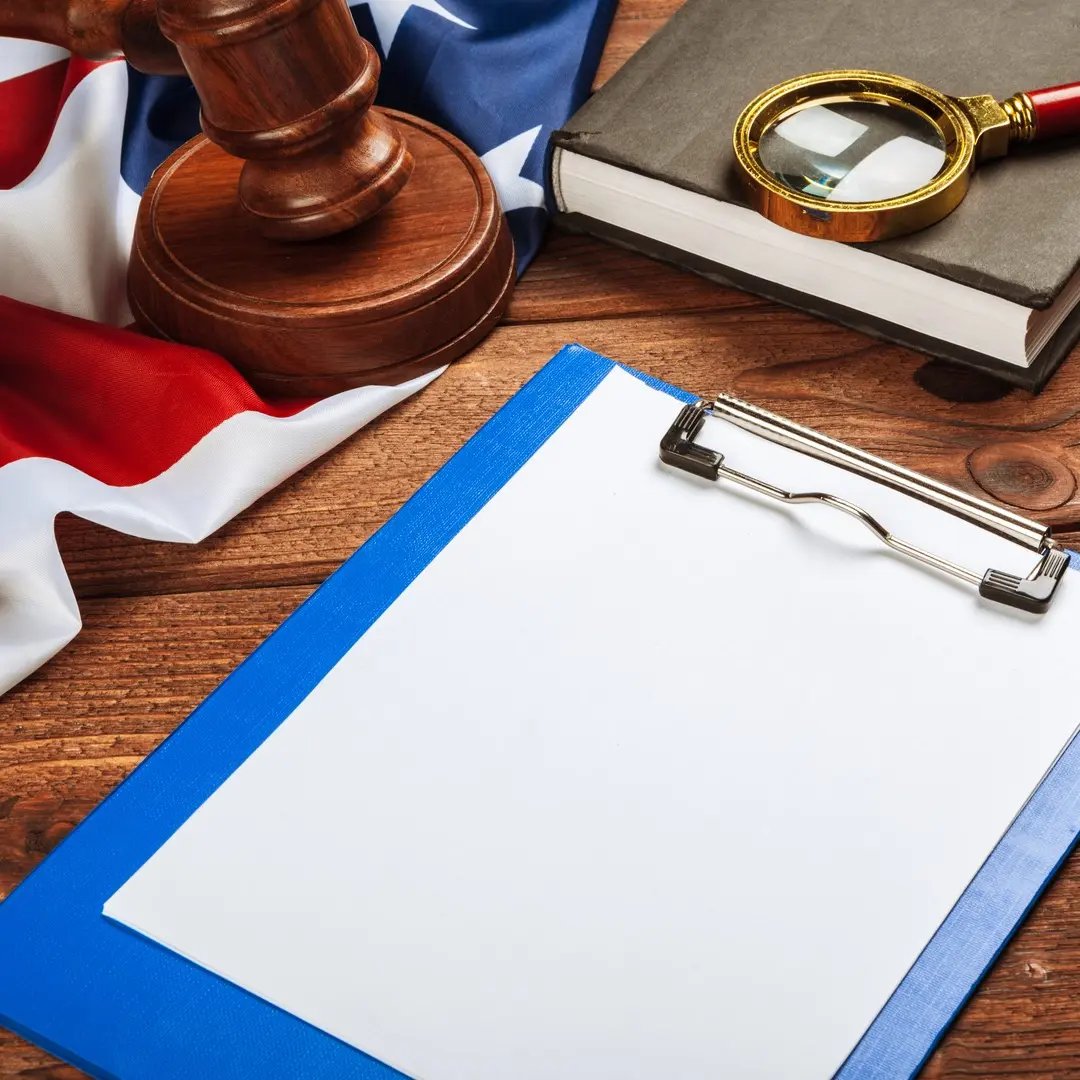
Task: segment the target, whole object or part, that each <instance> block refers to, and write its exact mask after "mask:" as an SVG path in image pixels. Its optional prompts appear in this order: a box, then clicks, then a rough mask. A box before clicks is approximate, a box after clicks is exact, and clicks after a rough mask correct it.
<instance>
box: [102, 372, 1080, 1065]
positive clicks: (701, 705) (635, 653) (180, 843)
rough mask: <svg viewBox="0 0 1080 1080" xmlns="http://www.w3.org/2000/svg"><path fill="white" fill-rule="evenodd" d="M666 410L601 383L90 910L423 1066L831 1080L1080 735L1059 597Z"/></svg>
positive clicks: (1071, 625)
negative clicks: (1037, 601)
mask: <svg viewBox="0 0 1080 1080" xmlns="http://www.w3.org/2000/svg"><path fill="white" fill-rule="evenodd" d="M678 408H679V405H678V402H676V401H675V400H674V399H672V398H671V397H669V396H667V395H665V394H662V393H660V392H658V391H656V390H653V389H651V388H649V387H647V386H646V385H644V384H643V383H642V382H640V381H639V380H637V379H635V378H633V377H632V376H630V375H628V374H626V373H625V372H622V371H620V370H615V371H613V372H612V373H611V374H610V375H608V376H607V377H606V378H605V380H604V381H603V382H602V383H601V385H600V386H599V388H598V389H597V390H596V391H595V392H594V393H593V394H592V396H591V397H590V398H589V399H588V400H587V401H586V402H585V403H584V404H583V405H582V407H581V408H580V409H579V410H578V411H577V412H576V413H575V414H574V416H573V417H572V418H571V419H570V420H568V421H567V423H566V424H565V425H564V426H563V427H562V428H561V429H560V430H559V431H558V432H556V433H555V435H553V436H552V438H551V439H550V440H549V441H548V442H547V443H546V444H545V445H544V446H543V447H542V448H541V450H540V451H539V452H538V453H537V454H536V455H535V457H533V458H532V459H531V460H530V461H529V462H528V463H527V464H526V465H525V466H524V467H523V468H522V469H521V470H520V472H519V473H518V474H517V475H516V476H515V477H514V478H513V479H512V480H511V481H510V482H509V483H508V484H507V485H506V486H505V487H504V488H503V489H502V490H501V491H500V492H499V493H498V494H497V495H496V496H495V497H494V499H493V500H492V501H491V502H490V504H489V505H488V506H487V507H486V508H485V509H484V510H483V511H482V512H481V513H480V514H479V515H477V517H476V518H474V519H473V521H472V522H470V524H469V525H468V526H467V527H466V528H465V529H463V530H462V532H461V533H460V534H459V535H458V536H457V537H456V538H455V539H454V540H453V541H452V542H451V543H450V544H449V545H448V546H447V547H446V548H445V549H444V550H443V551H442V552H441V553H440V554H439V555H438V556H437V557H436V558H435V559H434V561H433V562H432V563H431V564H430V565H429V566H428V567H427V569H426V570H425V571H424V572H423V573H422V574H421V575H420V576H419V577H418V578H417V580H416V581H415V582H414V583H413V584H412V585H410V586H409V588H408V589H407V590H406V591H405V592H404V593H403V594H402V595H401V597H400V598H399V599H398V600H397V601H396V602H395V603H394V604H393V606H392V607H391V608H390V609H389V610H388V611H387V612H386V613H385V614H384V615H383V616H382V617H381V618H380V619H379V621H378V622H377V623H376V624H375V625H374V626H373V627H372V628H371V630H370V631H369V632H368V633H367V634H366V635H365V636H364V637H363V638H362V639H361V640H359V641H358V642H357V643H356V645H355V646H354V647H353V648H352V649H351V650H350V651H349V653H348V654H347V655H346V656H345V657H344V658H343V659H342V660H341V661H340V662H339V663H338V664H337V666H336V667H335V668H334V669H333V670H332V671H331V672H330V673H329V674H328V675H327V677H326V678H325V679H324V680H323V681H322V682H321V683H320V685H319V686H318V687H317V688H316V689H315V690H314V691H313V692H312V693H311V695H310V696H309V697H308V698H307V699H306V700H305V701H304V702H303V704H302V705H301V706H300V707H299V708H298V709H297V710H296V711H295V712H294V713H293V714H292V715H291V716H290V717H289V718H288V720H286V721H285V722H284V723H283V724H282V725H281V726H280V727H279V728H278V729H277V731H275V733H274V734H273V735H272V736H270V738H269V739H267V740H266V742H265V743H264V744H263V745H262V746H261V747H260V748H259V749H258V750H257V751H256V752H255V753H254V754H253V755H252V756H251V757H250V758H249V759H248V760H247V761H246V762H245V764H244V765H243V766H241V767H240V768H239V769H238V770H237V771H236V772H235V773H234V774H233V775H232V776H231V777H230V779H229V780H228V781H226V783H225V784H224V785H223V786H222V787H221V788H220V789H219V790H218V791H217V792H216V793H215V794H214V795H213V796H212V797H211V798H210V799H208V800H207V802H206V803H205V804H204V805H203V806H202V807H201V808H200V809H199V810H198V811H197V812H196V813H195V814H194V815H193V816H192V817H191V818H190V819H189V820H188V821H187V822H186V823H185V824H184V826H183V827H182V828H181V829H180V830H179V831H178V832H177V833H176V834H175V835H174V836H173V837H172V838H171V839H170V840H169V841H168V842H167V843H166V844H165V845H164V846H163V847H162V848H161V849H160V850H159V851H158V852H157V853H156V854H155V855H154V856H153V858H151V859H150V861H149V862H148V863H147V864H146V865H145V866H143V867H142V868H141V869H140V870H139V871H138V872H137V873H136V874H135V875H134V877H132V878H131V880H130V881H128V882H127V883H126V884H125V885H124V886H123V888H121V889H120V891H119V892H118V893H117V894H116V895H115V896H114V897H113V898H112V899H111V900H110V901H109V902H108V904H107V905H106V908H105V913H106V914H107V915H108V916H110V917H112V918H114V919H117V920H119V921H121V922H123V923H125V924H127V925H128V926H130V927H131V928H133V929H134V930H136V931H138V932H140V933H142V934H144V935H147V936H148V937H150V938H152V939H154V940H155V941H157V942H160V943H161V944H162V945H164V946H166V947H168V948H170V949H173V950H175V951H177V952H178V953H181V954H182V955H184V956H186V957H188V958H190V959H191V960H193V961H195V962H196V963H198V964H201V965H203V966H205V967H206V968H209V969H210V970H211V971H214V972H217V973H218V974H220V975H222V976H224V977H225V978H227V979H229V980H231V981H233V982H235V983H237V984H239V985H240V986H242V987H244V988H246V989H247V990H249V991H251V992H253V993H255V994H257V995H259V996H260V997H263V998H265V999H267V1000H269V1001H271V1002H273V1003H275V1004H277V1005H279V1006H281V1007H282V1008H284V1009H286V1010H288V1011H289V1012H291V1013H294V1014H296V1015H297V1016H299V1017H302V1018H303V1019H305V1020H307V1021H309V1022H310V1023H312V1024H314V1025H316V1026H318V1027H320V1028H322V1029H324V1030H325V1031H327V1032H329V1033H331V1034H333V1035H335V1036H337V1037H339V1038H341V1039H343V1040H345V1041H346V1042H348V1043H350V1044H352V1045H353V1046H355V1047H358V1048H360V1049H362V1050H364V1051H366V1052H367V1053H369V1054H371V1055H373V1056H375V1057H376V1058H379V1059H381V1060H382V1061H385V1062H387V1063H388V1064H390V1065H393V1066H395V1067H397V1068H398V1069H400V1070H401V1071H402V1072H404V1073H406V1074H407V1075H409V1076H411V1077H416V1078H418V1080H507V1078H511V1077H512V1078H514V1080H551V1078H553V1077H560V1078H579V1077H580V1078H586V1077H587V1078H590V1080H598V1078H599V1080H606V1078H611V1080H615V1078H618V1080H635V1078H641V1080H645V1078H649V1080H655V1078H656V1077H664V1078H665V1080H676V1078H691V1077H693V1078H701V1077H710V1078H713V1077H725V1078H733V1080H734V1078H737V1080H827V1078H828V1077H830V1076H831V1075H832V1074H833V1072H834V1071H835V1070H836V1069H837V1068H838V1067H839V1066H840V1065H841V1063H842V1062H843V1060H844V1058H845V1056H846V1055H847V1054H848V1052H849V1051H850V1050H851V1049H852V1047H853V1046H854V1045H855V1043H856V1042H857V1041H858V1039H859V1037H860V1036H861V1034H862V1033H863V1031H864V1030H865V1029H866V1028H867V1026H868V1025H869V1024H870V1023H871V1021H872V1020H873V1018H874V1016H875V1014H876V1013H877V1011H878V1010H879V1009H880V1008H881V1006H882V1005H883V1004H884V1002H885V1001H886V999H887V998H888V997H889V995H890V993H891V992H892V990H893V989H894V988H895V986H896V985H897V983H898V982H899V981H900V979H901V978H902V977H903V975H904V973H905V972H906V970H907V969H908V967H909V966H910V965H911V964H912V963H913V962H914V960H915V959H916V957H917V955H918V953H919V951H920V950H921V948H922V947H923V946H924V945H925V944H926V942H927V941H928V940H929V938H930V937H931V936H932V934H933V933H934V931H935V929H936V928H937V927H938V925H939V924H940V922H941V921H942V919H943V918H944V917H945V915H946V914H947V913H948V911H949V909H950V907H951V906H952V904H953V902H954V901H955V900H956V899H957V897H958V896H959V895H960V893H961V892H962V891H963V889H964V887H965V886H966V884H967V883H968V881H969V880H970V879H971V878H972V876H973V875H974V874H975V872H976V871H977V870H978V868H979V865H980V864H981V862H982V861H983V860H984V858H985V857H986V856H987V855H988V853H989V852H990V850H991V849H992V847H993V846H994V844H995V842H996V841H997V839H998V838H999V837H1000V836H1001V834H1002V833H1003V832H1004V831H1005V829H1006V828H1007V827H1008V825H1009V822H1010V820H1011V818H1012V817H1013V816H1014V814H1015V813H1016V812H1017V811H1018V810H1019V809H1020V807H1021V806H1022V804H1023V803H1024V801H1025V799H1026V797H1027V796H1028V795H1029V793H1030V792H1031V790H1032V789H1033V788H1034V787H1035V785H1036V784H1037V783H1038V781H1039V779H1040V777H1041V776H1042V774H1043V773H1044V771H1045V769H1046V768H1047V767H1048V766H1049V765H1050V763H1051V762H1052V761H1053V759H1054V757H1055V755H1056V754H1057V753H1058V752H1059V751H1060V749H1061V748H1062V747H1063V745H1065V744H1066V742H1067V740H1068V739H1069V737H1070V735H1071V734H1072V726H1073V722H1072V721H1071V720H1070V713H1071V710H1069V709H1068V708H1061V707H1059V706H1060V704H1061V703H1060V702H1059V701H1058V700H1056V699H1055V697H1054V695H1055V689H1054V685H1053V684H1054V683H1056V682H1057V680H1047V679H1043V678H1040V677H1039V675H1038V673H1039V672H1040V671H1045V670H1046V669H1047V668H1048V667H1053V666H1054V664H1055V661H1054V657H1055V656H1057V657H1064V656H1066V655H1067V649H1068V648H1069V642H1070V641H1072V642H1075V641H1076V640H1077V631H1078V629H1080V627H1078V625H1077V623H1078V616H1077V602H1076V597H1077V596H1078V595H1080V593H1078V592H1077V590H1076V588H1075V583H1073V582H1071V581H1070V582H1066V583H1065V585H1064V587H1063V590H1062V595H1061V596H1060V597H1059V599H1058V601H1057V602H1056V604H1055V609H1054V610H1053V611H1051V613H1050V614H1049V615H1047V616H1045V617H1044V618H1042V619H1041V620H1040V619H1036V618H1031V617H1024V616H1021V615H1018V614H1015V613H1012V612H1009V611H1007V610H1005V609H1003V608H1000V607H997V606H994V605H992V604H988V603H986V602H984V601H981V600H980V599H979V598H978V596H977V594H976V592H975V590H974V589H972V588H971V587H968V586H964V585H963V584H960V583H954V582H952V581H951V580H950V579H947V578H944V577H942V576H940V575H939V574H937V573H935V572H933V571H930V570H927V569H924V568H921V567H919V566H917V565H914V564H912V563H911V562H909V561H907V560H905V559H904V558H903V557H901V556H898V555H894V554H892V553H889V552H888V551H886V550H885V549H883V548H881V547H880V546H879V545H878V543H877V541H875V540H874V538H873V537H872V536H871V535H870V534H869V533H868V532H866V531H865V530H864V529H863V528H862V527H861V526H860V525H859V524H858V523H857V522H855V521H854V520H852V519H849V518H845V517H843V516H841V515H838V514H837V513H836V512H835V511H832V510H829V509H827V508H824V507H815V506H802V507H796V508H784V507H782V506H779V504H775V503H772V502H770V501H768V500H765V499H762V498H758V497H757V496H754V495H752V494H749V493H746V492H743V491H740V490H738V489H733V488H729V487H725V486H721V485H715V484H710V483H708V482H705V481H698V480H696V479H694V478H692V477H688V476H686V475H684V474H682V473H679V472H676V471H673V470H669V469H666V468H664V467H663V466H661V465H660V464H659V463H658V462H657V445H658V442H659V439H660V437H661V435H662V434H663V432H664V431H665V430H666V428H667V426H668V425H669V424H670V423H671V421H672V420H673V418H674V416H675V414H676V412H677V411H678ZM706 441H709V442H710V443H712V444H713V445H715V446H716V447H717V448H719V449H722V450H724V451H725V452H726V453H727V454H728V464H729V465H731V466H732V467H733V468H736V469H740V470H742V471H744V472H749V473H752V474H760V475H762V476H763V477H764V478H766V479H769V480H771V481H773V482H774V483H779V484H782V485H785V486H789V487H793V488H809V489H812V490H813V489H817V490H820V489H824V490H827V491H835V492H836V493H837V494H840V495H843V496H845V497H847V498H850V499H853V500H855V501H857V502H862V503H864V504H865V505H866V507H867V508H868V509H869V510H871V511H872V512H874V513H875V514H877V515H878V516H879V518H880V520H882V521H883V522H884V523H885V525H886V526H887V527H890V528H894V529H895V530H896V531H897V532H898V533H899V534H900V535H901V536H903V537H904V538H905V539H909V540H912V541H914V542H916V543H925V544H927V545H928V546H931V547H932V548H933V549H934V550H937V551H940V552H941V553H942V554H945V555H951V556H953V557H955V558H956V559H958V561H961V562H964V563H968V564H970V565H972V566H974V567H975V568H977V569H978V570H979V572H980V573H981V572H982V571H983V570H985V569H986V568H987V567H988V566H990V565H993V566H995V568H998V569H1004V570H1012V571H1016V570H1022V571H1024V572H1026V570H1028V569H1030V566H1031V565H1032V556H1030V555H1029V554H1028V553H1025V552H1024V551H1022V550H1021V549H1019V548H1017V547H1015V546H1014V545H1011V544H1008V543H1007V542H1004V541H1000V540H998V539H996V538H994V537H992V536H990V535H989V534H987V533H985V532H983V531H981V530H978V529H975V528H973V527H970V526H967V525H966V524H964V523H962V522H959V521H956V520H954V519H952V518H950V517H948V516H947V515H944V514H941V513H940V512H936V511H933V510H931V509H930V508H927V507H925V506H923V505H922V504H920V503H917V502H915V501H913V500H910V499H906V498H904V497H903V496H900V495H898V494H896V493H894V492H891V491H889V490H887V489H885V488H882V487H880V486H878V485H874V484H871V483H868V482H865V481H862V480H860V479H859V478H857V477H854V476H851V475H849V474H847V473H845V472H843V471H842V470H838V469H836V468H832V467H829V466H827V465H824V464H822V463H820V462H816V461H813V460H812V459H808V458H805V457H803V456H801V455H799V454H796V453H793V452H791V451H788V450H785V449H783V448H781V447H777V446H773V445H771V444H769V443H766V442H764V441H762V440H761V439H759V438H757V437H755V436H753V435H750V434H748V433H746V432H743V431H740V430H739V429H737V428H734V427H732V426H730V425H728V424H726V423H724V422H723V421H719V420H715V421H711V422H710V425H709V427H708V428H707V440H706ZM901 526H902V527H901Z"/></svg>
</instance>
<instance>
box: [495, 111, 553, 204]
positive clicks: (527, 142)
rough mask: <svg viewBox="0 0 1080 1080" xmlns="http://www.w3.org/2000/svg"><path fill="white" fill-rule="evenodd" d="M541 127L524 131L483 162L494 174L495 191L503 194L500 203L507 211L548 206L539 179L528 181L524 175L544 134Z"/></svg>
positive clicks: (496, 149) (500, 146)
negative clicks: (528, 158) (537, 139)
mask: <svg viewBox="0 0 1080 1080" xmlns="http://www.w3.org/2000/svg"><path fill="white" fill-rule="evenodd" d="M540 127H541V125H539V124H537V126H536V127H534V128H533V129H532V130H531V131H523V132H522V133H521V134H520V135H515V136H514V137H513V138H512V139H508V140H507V141H506V142H504V143H501V144H500V145H499V146H496V147H495V148H494V149H493V150H489V151H488V152H487V153H486V154H484V156H483V157H482V158H481V159H480V160H481V161H482V162H483V163H484V167H485V168H486V169H487V171H488V173H489V174H490V175H491V179H492V181H493V183H494V184H495V190H496V191H497V192H498V193H499V202H501V203H502V208H503V212H504V213H506V214H508V213H510V211H511V210H520V209H521V208H522V207H524V206H537V207H542V206H543V205H544V189H543V188H542V187H541V186H540V185H539V184H538V183H536V181H535V180H528V179H526V178H525V177H524V176H522V175H521V170H522V169H523V168H525V159H526V158H527V157H528V156H529V153H530V152H531V150H532V148H533V143H535V142H536V136H537V135H539V134H540Z"/></svg>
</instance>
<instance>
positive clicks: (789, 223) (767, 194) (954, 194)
mask: <svg viewBox="0 0 1080 1080" xmlns="http://www.w3.org/2000/svg"><path fill="white" fill-rule="evenodd" d="M967 100H968V101H971V102H981V100H982V99H967ZM841 101H867V102H877V103H880V104H888V105H892V106H901V107H904V108H907V109H911V110H912V111H913V112H916V113H918V114H920V115H921V116H923V117H924V118H926V119H927V120H929V121H930V122H931V123H933V124H934V125H935V126H936V127H937V129H938V130H939V131H940V132H941V136H942V138H943V139H944V141H945V167H944V168H943V169H942V170H941V172H939V173H938V174H937V176H935V177H934V179H933V180H931V181H930V182H929V183H928V184H925V185H924V186H923V187H921V188H918V189H916V190H915V191H913V192H911V193H909V194H907V195H902V196H899V197H897V198H893V199H882V200H880V201H877V202H849V203H842V202H835V203H833V202H828V201H826V200H824V199H820V198H814V197H813V196H810V195H804V194H802V193H800V192H798V191H795V190H793V189H792V188H789V187H786V186H785V185H784V184H782V183H781V182H780V181H779V180H777V179H776V178H775V177H774V176H773V175H772V174H771V173H770V172H769V171H768V170H767V169H766V168H765V167H764V165H762V163H761V159H760V156H759V152H758V151H759V147H760V143H761V137H762V135H763V134H764V133H765V131H766V130H767V129H768V128H769V127H770V126H771V125H773V124H774V123H776V122H778V121H779V120H780V119H781V118H782V117H785V116H788V115H790V114H791V113H792V112H793V111H797V110H798V109H799V108H804V107H807V106H809V105H811V104H817V105H822V104H829V103H835V102H841ZM981 134H982V131H981V129H980V128H977V127H976V122H975V119H973V117H972V115H971V113H969V112H968V109H967V108H965V107H964V104H961V101H959V100H958V99H956V98H951V97H948V96H947V95H945V94H942V93H941V92H939V91H937V90H934V89H932V88H931V87H929V86H923V85H922V83H918V82H915V81H913V80H912V79H905V78H904V77H903V76H900V75H890V74H888V73H886V72H883V71H865V70H861V69H855V68H852V69H845V70H838V71H820V72H816V73H814V74H812V75H801V76H799V77H798V78H795V79H788V80H787V81H786V82H782V83H778V84H777V85H776V86H773V87H770V88H769V89H768V90H766V91H765V92H764V93H763V94H759V95H758V96H757V97H756V98H754V100H753V101H751V102H750V104H749V105H747V106H746V108H745V109H743V111H742V113H741V114H740V115H739V118H738V120H737V121H736V122H735V131H734V136H733V142H734V150H735V164H736V171H737V172H738V173H739V174H740V179H741V180H742V183H743V187H744V189H745V191H746V194H747V197H748V199H749V203H750V206H751V207H752V208H753V209H754V210H757V211H758V212H759V213H761V214H763V215H764V216H765V217H767V218H769V220H770V221H774V222H776V223H777V224H778V225H782V226H784V227H785V228H787V229H792V230H794V231H795V232H800V233H804V234H806V235H809V236H816V237H820V238H823V239H827V240H841V241H845V242H850V243H859V242H864V241H871V240H885V239H888V238H889V237H892V236H900V235H904V234H906V233H911V232H915V231H917V230H919V229H924V228H926V227H927V226H928V225H933V224H934V223H935V222H937V221H940V220H941V219H942V218H943V217H945V216H946V215H947V214H949V213H950V212H951V211H952V210H954V209H955V208H956V206H957V205H958V204H959V203H960V201H961V200H962V199H963V198H964V196H965V195H966V194H967V189H968V182H969V180H970V177H971V173H972V171H973V167H974V163H975V161H976V150H977V148H978V144H979V137H980V135H981Z"/></svg>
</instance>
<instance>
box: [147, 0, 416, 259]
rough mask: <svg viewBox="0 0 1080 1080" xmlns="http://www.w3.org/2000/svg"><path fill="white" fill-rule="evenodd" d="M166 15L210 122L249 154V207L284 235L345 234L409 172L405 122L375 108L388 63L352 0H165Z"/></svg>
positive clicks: (243, 186) (231, 145)
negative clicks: (365, 33)
mask: <svg viewBox="0 0 1080 1080" xmlns="http://www.w3.org/2000/svg"><path fill="white" fill-rule="evenodd" d="M158 22H159V24H160V27H161V30H162V32H163V33H164V34H165V36H166V37H168V38H169V39H170V40H171V41H172V42H173V43H174V44H175V45H176V47H177V50H178V51H179V53H180V57H181V59H182V60H183V62H184V66H185V67H186V68H187V71H188V73H189V75H190V76H191V79H192V81H193V82H194V84H195V88H196V90H197V91H198V94H199V98H200V100H201V103H202V127H203V131H204V132H205V133H206V135H207V136H208V137H209V138H210V139H211V140H212V141H213V142H215V143H216V144H217V145H218V146H220V147H221V148H222V149H223V150H225V151H227V152H228V153H229V154H232V155H234V156H235V157H239V158H243V159H244V161H245V165H244V167H243V170H242V171H241V174H240V192H239V201H240V207H241V208H242V210H243V211H245V212H246V213H248V214H250V215H252V216H253V217H254V219H255V220H256V221H257V223H258V227H259V231H260V232H261V233H262V234H263V235H264V236H266V237H269V238H272V239H277V240H308V239H314V238H317V237H323V236H329V235H332V234H334V233H338V232H342V231H344V230H345V229H349V228H351V227H352V226H354V225H357V224H359V223H360V222H362V221H364V220H366V219H367V218H369V217H371V216H372V215H373V214H376V213H378V211H379V210H381V209H382V208H383V207H384V206H385V205H386V204H387V203H388V202H389V201H390V200H391V199H392V198H393V197H394V196H395V195H396V194H397V193H398V192H399V191H400V190H401V189H402V187H404V185H405V184H406V182H407V181H408V179H409V176H410V174H411V173H412V169H413V160H412V157H411V156H410V154H409V151H408V150H407V149H406V146H405V143H404V140H403V139H402V137H401V135H400V133H399V132H398V129H397V127H396V126H395V125H394V123H393V122H392V121H391V120H390V119H389V118H387V117H386V116H385V115H383V114H382V113H379V112H373V111H370V106H371V104H372V101H373V100H374V98H375V92H376V90H377V88H378V80H379V58H378V54H377V53H376V52H375V50H374V48H373V47H372V46H371V45H370V44H369V43H368V42H367V41H365V40H364V39H363V38H362V37H361V36H360V35H359V33H358V32H357V30H356V26H355V24H354V23H353V20H352V15H351V14H350V12H349V8H348V6H347V4H346V0H159V3H158Z"/></svg>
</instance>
